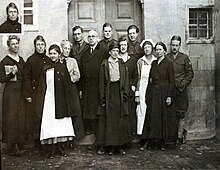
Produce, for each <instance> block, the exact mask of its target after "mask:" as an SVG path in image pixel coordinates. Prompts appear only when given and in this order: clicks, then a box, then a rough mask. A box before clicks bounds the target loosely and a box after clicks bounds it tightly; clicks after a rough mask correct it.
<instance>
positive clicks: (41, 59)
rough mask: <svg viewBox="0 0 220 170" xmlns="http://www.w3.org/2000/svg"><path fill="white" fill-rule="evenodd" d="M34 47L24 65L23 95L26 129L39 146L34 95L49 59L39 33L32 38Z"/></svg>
mask: <svg viewBox="0 0 220 170" xmlns="http://www.w3.org/2000/svg"><path fill="white" fill-rule="evenodd" d="M34 47H35V52H34V54H33V55H31V56H30V57H29V58H28V59H27V62H26V63H25V67H24V82H23V95H24V98H25V100H26V112H27V113H26V128H27V130H26V131H27V133H28V136H29V138H30V139H32V138H34V139H35V145H36V147H40V143H39V142H40V138H39V137H40V125H41V113H40V114H39V113H37V112H36V109H37V108H36V97H37V94H38V93H41V90H43V89H39V88H38V85H39V78H40V75H41V74H42V71H43V68H44V66H45V65H47V64H50V63H51V60H50V58H49V57H48V56H46V54H45V53H46V41H45V40H44V38H43V37H42V36H41V35H38V36H37V37H36V38H35V39H34ZM32 135H33V136H32ZM37 149H39V148H37Z"/></svg>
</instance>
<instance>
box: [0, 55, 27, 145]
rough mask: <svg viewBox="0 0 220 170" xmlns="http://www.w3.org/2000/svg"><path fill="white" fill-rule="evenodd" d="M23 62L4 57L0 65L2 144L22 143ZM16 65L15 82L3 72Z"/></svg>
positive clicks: (23, 107)
mask: <svg viewBox="0 0 220 170" xmlns="http://www.w3.org/2000/svg"><path fill="white" fill-rule="evenodd" d="M24 64H25V62H24V60H23V58H22V57H19V62H17V61H15V60H14V59H12V58H11V57H9V56H6V57H5V58H4V59H3V60H2V61H1V63H0V82H1V83H5V87H4V91H3V104H2V141H3V143H22V142H24V135H25V102H24V98H23V96H22V81H23V67H24ZM9 65H10V66H13V65H16V66H17V68H18V72H17V73H16V77H17V78H16V79H17V80H16V81H12V80H13V78H14V75H13V74H12V73H10V74H7V75H6V72H5V66H9Z"/></svg>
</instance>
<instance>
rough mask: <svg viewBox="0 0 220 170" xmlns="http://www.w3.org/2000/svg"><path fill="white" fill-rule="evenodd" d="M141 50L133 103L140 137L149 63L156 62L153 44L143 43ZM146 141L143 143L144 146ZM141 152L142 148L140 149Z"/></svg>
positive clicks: (145, 106) (144, 112) (144, 113)
mask: <svg viewBox="0 0 220 170" xmlns="http://www.w3.org/2000/svg"><path fill="white" fill-rule="evenodd" d="M142 48H143V49H144V53H145V55H144V56H143V57H141V58H140V59H139V60H138V61H137V68H138V83H137V89H136V92H135V101H136V102H137V109H136V113H137V134H138V135H142V131H143V127H144V122H145V115H146V109H147V105H146V103H145V93H146V89H147V85H148V77H149V73H150V69H151V63H152V62H153V61H154V60H156V57H155V56H154V55H153V43H152V42H151V41H150V40H149V41H144V42H143V45H142ZM145 143H146V141H145V142H144V143H143V146H144V145H145ZM141 150H143V147H141Z"/></svg>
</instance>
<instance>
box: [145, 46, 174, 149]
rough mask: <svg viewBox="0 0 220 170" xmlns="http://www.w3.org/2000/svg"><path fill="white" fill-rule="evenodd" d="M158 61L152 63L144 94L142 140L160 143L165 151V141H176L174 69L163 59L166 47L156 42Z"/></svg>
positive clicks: (170, 63) (169, 62)
mask: <svg viewBox="0 0 220 170" xmlns="http://www.w3.org/2000/svg"><path fill="white" fill-rule="evenodd" d="M155 49H156V54H157V57H158V59H157V60H155V61H153V63H152V67H151V70H150V74H149V83H148V87H147V92H146V103H147V105H148V108H147V116H146V123H145V125H144V132H143V135H142V138H143V139H150V140H154V141H156V142H160V148H161V150H162V151H164V150H165V142H166V141H170V140H171V141H173V142H175V141H176V138H177V118H176V113H175V102H174V98H173V97H174V68H173V64H172V62H171V61H169V60H168V59H167V58H165V53H166V51H167V48H166V45H165V44H164V43H162V42H158V43H157V44H156V46H155Z"/></svg>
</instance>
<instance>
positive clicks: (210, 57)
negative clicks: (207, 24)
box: [143, 0, 215, 139]
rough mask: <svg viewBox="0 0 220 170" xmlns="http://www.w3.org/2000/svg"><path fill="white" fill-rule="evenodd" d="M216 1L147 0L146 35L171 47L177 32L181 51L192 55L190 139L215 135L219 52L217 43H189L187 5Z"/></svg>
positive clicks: (145, 4)
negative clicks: (170, 44)
mask: <svg viewBox="0 0 220 170" xmlns="http://www.w3.org/2000/svg"><path fill="white" fill-rule="evenodd" d="M210 5H214V0H197V1H190V0H172V1H170V0H163V1H155V0H145V1H144V10H143V11H144V31H145V38H151V39H153V41H154V42H157V41H163V42H165V43H166V44H167V47H169V43H170V38H171V37H172V36H173V35H180V36H181V37H182V47H181V51H182V52H184V53H186V54H187V55H189V56H190V59H191V62H192V65H193V69H194V72H195V77H194V79H193V81H192V83H191V85H190V86H189V88H188V91H189V109H188V113H187V115H186V120H187V126H188V138H189V139H207V138H211V137H213V136H214V135H215V77H214V75H215V74H214V73H215V53H214V45H213V44H210V43H209V44H189V43H187V42H186V38H187V35H186V33H187V17H186V16H187V6H197V7H199V6H210Z"/></svg>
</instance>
